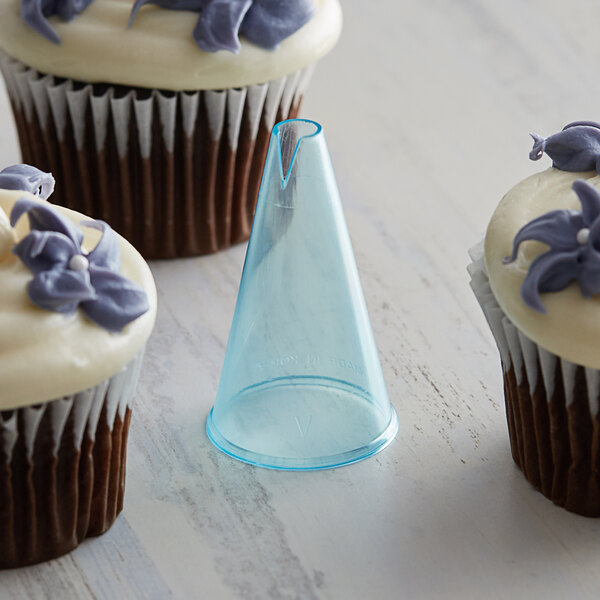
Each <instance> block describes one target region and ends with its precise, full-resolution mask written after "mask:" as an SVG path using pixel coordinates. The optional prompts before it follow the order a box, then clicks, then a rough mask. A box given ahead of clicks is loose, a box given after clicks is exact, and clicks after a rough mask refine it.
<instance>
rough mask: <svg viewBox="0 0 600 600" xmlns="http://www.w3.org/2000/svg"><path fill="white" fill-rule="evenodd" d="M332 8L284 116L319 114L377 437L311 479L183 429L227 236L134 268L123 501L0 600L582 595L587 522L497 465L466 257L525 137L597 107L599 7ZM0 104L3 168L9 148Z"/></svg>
mask: <svg viewBox="0 0 600 600" xmlns="http://www.w3.org/2000/svg"><path fill="white" fill-rule="evenodd" d="M343 5H344V9H345V24H344V33H343V38H342V40H341V42H340V44H339V45H338V47H337V48H336V50H335V51H334V52H333V53H332V54H331V55H330V56H329V57H328V58H327V59H326V60H324V61H323V63H322V64H321V66H320V68H319V69H318V70H317V73H316V75H315V79H314V81H313V85H312V87H311V89H310V93H309V96H308V98H307V100H306V103H305V109H304V115H305V116H308V117H310V118H314V119H316V120H318V121H320V122H321V123H322V124H323V125H324V128H325V133H326V136H327V140H328V144H329V148H330V151H331V155H332V160H333V163H334V166H335V168H336V173H337V178H338V183H339V187H340V191H341V194H342V199H343V203H344V207H345V212H346V218H347V221H348V226H349V229H350V234H351V237H352V240H353V243H354V250H355V254H356V259H357V262H358V266H359V270H360V273H361V277H362V283H363V288H364V292H365V296H366V299H367V304H368V306H369V310H370V314H371V320H372V325H373V329H374V333H375V337H376V339H377V343H378V347H379V351H380V355H381V360H382V365H383V370H384V374H385V376H386V379H387V383H388V389H389V394H390V397H391V400H392V402H393V403H394V405H395V407H396V410H397V412H398V416H399V419H400V422H401V426H400V433H399V435H398V437H397V439H396V441H395V442H394V443H393V444H392V445H391V446H390V447H389V448H388V449H387V450H385V451H384V452H383V453H381V454H379V455H377V456H376V457H373V458H371V459H369V460H367V461H364V462H362V463H358V464H355V465H352V466H349V467H344V468H341V469H337V470H330V471H323V472H315V473H287V472H274V471H267V470H260V469H256V468H253V467H251V466H247V465H243V464H241V463H238V462H236V461H233V460H231V459H229V458H228V457H226V456H225V455H222V454H220V453H219V452H218V451H216V450H215V449H214V448H213V447H212V445H211V444H210V442H209V441H208V439H207V437H206V434H205V432H204V422H205V418H206V415H207V413H208V411H209V409H210V407H211V405H212V403H213V399H214V396H215V392H216V388H217V383H218V378H219V372H220V368H221V363H222V359H223V355H224V350H225V343H226V340H227V334H228V330H229V325H230V322H231V317H232V312H233V307H234V302H235V298H236V292H237V285H238V282H239V278H240V273H241V267H242V262H243V258H244V252H245V248H244V246H239V247H236V248H234V249H232V250H230V251H227V252H224V253H221V254H219V255H217V256H211V257H205V258H198V259H189V260H181V261H175V262H156V263H154V264H153V265H152V269H153V271H154V274H155V276H156V280H157V284H158V287H159V297H160V310H159V318H158V324H157V327H156V330H155V334H154V336H153V337H152V339H151V342H150V344H149V348H148V351H147V358H146V362H145V367H144V370H143V373H142V380H141V384H140V387H139V391H138V397H137V400H136V402H137V404H136V407H135V412H134V419H133V422H132V431H131V436H130V444H129V462H128V481H127V493H126V505H125V510H124V512H123V514H122V515H121V517H120V518H119V519H118V521H117V523H116V524H115V525H114V526H113V528H112V529H111V530H110V531H109V532H108V533H107V534H106V535H104V536H102V537H101V538H97V539H92V540H89V541H87V542H85V543H84V544H83V545H82V546H81V547H80V548H79V549H77V550H76V551H74V552H73V553H71V554H70V555H68V556H65V557H63V558H61V559H59V560H56V561H52V562H50V563H47V564H42V565H38V566H34V567H30V568H26V569H21V570H16V571H10V572H1V573H0V597H1V598H28V597H29V598H101V599H109V598H110V599H112V598H119V599H126V598H171V597H173V598H244V599H246V598H248V599H263V598H302V599H304V598H333V599H338V598H492V599H493V598H499V599H500V598H507V597H511V598H533V597H544V598H547V599H553V598H590V599H591V598H594V599H595V598H597V597H598V593H599V592H600V560H599V559H598V557H599V556H600V521H596V520H590V519H585V518H582V517H578V516H575V515H572V514H570V513H567V512H566V511H564V510H562V509H559V508H556V507H555V506H554V505H552V504H551V503H550V502H549V501H547V500H546V499H545V498H544V497H543V496H541V495H540V494H539V493H537V492H535V491H534V490H533V489H532V488H531V486H530V485H529V484H528V483H527V482H526V481H525V479H524V478H523V476H522V475H521V473H520V471H519V470H518V469H517V468H516V467H515V466H514V465H513V463H512V460H511V457H510V452H509V447H508V435H507V431H506V423H505V415H504V407H503V398H502V390H501V377H500V367H499V361H498V357H497V353H496V349H495V347H494V345H493V342H492V339H491V335H490V334H489V332H488V329H487V326H486V324H485V322H484V319H483V316H482V315H481V313H480V311H479V308H478V306H477V305H476V302H475V300H474V298H473V297H472V294H471V292H470V290H469V287H468V277H467V275H466V272H465V265H466V263H467V262H468V259H467V248H468V247H469V246H470V245H471V244H472V243H473V242H476V241H477V240H478V239H479V238H480V237H481V236H482V234H483V232H484V229H485V226H486V224H487V221H488V219H489V217H490V215H491V212H492V210H493V208H494V207H495V205H496V204H497V202H498V201H499V199H500V197H501V196H502V194H503V193H504V192H505V191H506V190H507V189H508V188H509V187H510V186H511V185H512V184H513V183H516V182H517V181H518V180H519V179H521V178H522V177H524V176H526V175H527V174H529V173H533V172H534V171H536V170H539V169H541V168H545V167H546V166H548V162H547V161H544V162H543V164H542V163H538V164H535V163H531V162H530V161H529V160H528V158H527V155H528V152H529V150H530V146H531V144H530V141H529V138H528V135H527V134H528V132H529V131H536V132H538V133H541V134H544V135H548V134H551V133H554V132H556V131H557V130H558V129H559V128H561V127H562V126H563V125H564V124H565V123H567V122H569V121H572V120H578V119H595V120H600V77H599V76H598V74H599V69H600V67H599V65H600V34H599V31H600V30H599V25H600V3H598V2H597V1H596V0H582V1H578V2H576V3H569V2H563V1H560V0H552V1H550V0H503V2H497V1H495V0H459V1H457V2H445V1H443V0H403V1H402V2H398V1H397V0H386V1H383V0H378V2H376V3H366V2H364V1H363V0H344V2H343ZM6 102H7V101H6V98H5V96H4V95H3V94H0V131H1V132H2V134H1V138H0V164H1V165H3V166H4V165H7V164H10V163H14V162H16V161H18V159H19V154H18V151H17V148H16V141H15V135H14V128H13V125H12V120H11V117H10V113H9V110H8V107H7V103H6ZM0 534H1V532H0Z"/></svg>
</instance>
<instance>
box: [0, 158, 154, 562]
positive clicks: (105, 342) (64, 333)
mask: <svg viewBox="0 0 600 600" xmlns="http://www.w3.org/2000/svg"><path fill="white" fill-rule="evenodd" d="M52 183H53V182H52V180H51V178H50V177H49V176H48V175H47V174H44V173H40V172H39V171H37V170H35V169H32V168H31V167H26V166H24V165H19V166H17V167H13V168H10V169H6V170H4V171H2V172H0V380H1V381H2V385H1V386H0V531H1V532H2V535H1V536H0V568H12V567H19V566H23V565H27V564H31V563H36V562H40V561H43V560H48V559H50V558H54V557H57V556H60V555H61V554H64V553H66V552H69V551H70V550H72V549H73V548H75V547H76V546H77V545H78V544H79V543H80V542H81V541H82V540H83V539H84V538H86V537H88V536H94V535H99V534H101V533H103V532H105V531H106V530H107V529H108V528H109V527H110V526H111V524H112V523H113V521H114V520H115V518H116V516H117V515H118V514H119V512H120V511H121V509H122V507H123V493H124V489H125V457H126V446H127V433H128V429H129V422H130V418H131V405H132V400H133V395H134V391H135V387H136V382H137V379H138V375H139V372H140V366H141V361H142V354H143V349H144V345H145V343H146V340H147V338H148V336H149V335H150V332H151V330H152V327H153V325H154V320H155V316H156V291H155V288H154V282H153V279H152V275H151V273H150V270H149V269H148V266H147V265H146V263H145V262H144V260H143V259H142V258H141V256H140V255H139V254H138V253H137V252H136V251H135V250H134V249H133V247H132V246H131V245H130V244H128V243H127V242H126V241H125V240H124V239H123V238H121V237H120V236H118V235H117V234H115V233H114V232H113V231H112V230H111V229H110V228H109V227H108V226H107V225H106V224H105V223H103V222H100V221H89V220H85V217H84V216H83V215H80V214H78V213H75V212H73V211H70V210H68V209H65V208H60V207H55V206H53V205H51V204H50V203H48V202H45V201H44V200H43V199H41V198H40V197H39V196H38V195H34V193H33V192H35V194H38V193H41V194H42V196H46V195H47V194H48V193H49V191H50V190H51V188H52ZM6 188H8V189H6ZM19 188H20V189H19ZM82 220H83V225H82V226H81V227H80V224H81V222H82Z"/></svg>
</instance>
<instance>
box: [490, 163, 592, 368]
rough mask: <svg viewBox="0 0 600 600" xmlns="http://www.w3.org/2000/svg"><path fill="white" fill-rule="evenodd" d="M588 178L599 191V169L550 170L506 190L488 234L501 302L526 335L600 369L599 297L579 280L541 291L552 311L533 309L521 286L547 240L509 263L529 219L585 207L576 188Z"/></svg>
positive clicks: (523, 248)
mask: <svg viewBox="0 0 600 600" xmlns="http://www.w3.org/2000/svg"><path fill="white" fill-rule="evenodd" d="M576 179H585V180H587V181H588V183H590V184H592V185H594V186H595V187H596V188H598V189H600V177H599V176H597V175H596V173H595V172H592V171H590V172H585V173H569V172H566V171H559V170H558V169H554V168H550V169H548V170H546V171H543V172H541V173H537V174H536V175H533V176H531V177H529V178H527V179H525V180H524V181H522V182H521V183H519V184H518V185H516V186H515V187H514V188H513V189H512V190H510V191H509V192H508V194H506V196H505V197H504V198H503V199H502V201H501V202H500V204H499V206H498V208H497V209H496V211H495V213H494V215H493V217H492V220H491V222H490V224H489V226H488V230H487V234H486V237H485V264H486V268H487V272H488V274H489V280H490V286H491V288H492V291H493V293H494V296H495V297H496V300H497V301H498V304H499V305H500V307H501V308H502V310H503V311H504V313H506V315H507V316H508V317H509V318H510V320H511V321H512V322H513V323H514V325H515V326H516V327H517V328H518V329H519V330H520V331H522V332H523V333H524V334H525V335H526V336H527V337H529V338H530V339H531V340H533V341H534V342H535V343H536V344H539V345H540V346H541V347H542V348H544V349H546V350H548V351H549V352H552V353H553V354H556V355H557V356H560V357H562V358H564V359H566V360H568V361H570V362H572V363H575V364H579V365H583V366H585V367H592V368H594V369H600V343H598V340H600V295H596V296H594V297H593V298H587V299H586V298H583V297H582V296H581V292H580V290H579V286H578V284H577V283H576V282H574V283H572V284H571V285H570V286H569V287H568V288H566V289H565V290H563V291H561V292H555V293H547V294H542V296H541V299H542V302H543V304H544V306H545V307H546V310H547V313H546V314H541V313H538V312H536V311H534V310H533V309H531V308H529V307H528V306H527V305H526V304H525V302H523V300H522V299H521V295H520V292H521V285H522V283H523V280H524V279H525V275H526V274H527V270H528V268H529V265H530V264H531V262H532V261H533V260H534V259H535V258H536V257H537V256H539V255H540V254H542V253H543V252H545V251H547V250H548V247H547V246H546V245H545V244H542V243H540V242H535V241H528V242H524V243H523V244H521V248H520V250H519V255H518V257H517V260H516V261H515V262H514V263H511V264H508V265H505V264H503V263H502V259H503V258H504V257H506V256H510V254H511V252H512V245H513V239H514V237H515V234H516V233H517V231H518V230H519V229H520V228H521V227H522V226H523V225H525V224H526V223H528V222H529V221H531V220H532V219H534V218H535V217H538V216H540V215H542V214H544V213H546V212H548V211H550V210H556V209H561V208H567V209H574V210H579V211H580V210H581V204H580V202H579V200H578V198H577V196H576V194H575V192H573V190H572V189H571V186H572V184H573V181H575V180H576Z"/></svg>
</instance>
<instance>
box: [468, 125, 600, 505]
mask: <svg viewBox="0 0 600 600" xmlns="http://www.w3.org/2000/svg"><path fill="white" fill-rule="evenodd" d="M533 137H534V147H533V149H532V151H531V154H530V157H531V158H532V159H534V160H537V159H539V158H541V156H542V155H543V153H544V152H546V153H548V154H549V155H550V156H551V158H552V159H553V167H552V168H550V169H548V170H546V171H543V172H541V173H538V174H536V175H533V176H531V177H529V178H527V179H525V180H524V181H522V182H521V183H519V184H517V185H516V186H515V187H514V188H513V189H511V190H510V191H509V192H508V193H507V194H506V196H505V197H504V198H503V199H502V201H501V202H500V205H499V206H498V208H497V209H496V211H495V213H494V215H493V217H492V220H491V222H490V224H489V226H488V229H487V233H486V236H485V242H484V244H483V245H480V246H478V247H476V248H474V249H473V250H472V252H471V254H472V258H473V261H474V262H473V264H471V266H470V269H469V270H470V273H471V278H472V279H471V286H472V288H473V291H474V292H475V294H476V296H477V299H478V300H479V303H480V304H481V307H482V309H483V311H484V313H485V316H486V317H487V320H488V323H489V325H490V328H491V330H492V333H493V335H494V337H495V339H496V342H497V345H498V348H499V350H500V358H501V362H502V368H503V374H504V395H505V399H506V413H507V421H508V430H509V437H510V444H511V449H512V456H513V459H514V461H515V462H516V464H517V465H518V466H519V468H520V469H521V470H522V471H523V473H524V474H525V476H526V478H527V479H528V480H529V482H530V483H531V484H532V485H533V486H535V488H537V489H538V490H539V491H541V492H542V493H543V494H544V495H545V496H546V497H548V498H549V499H550V500H552V501H553V502H554V503H555V504H557V505H559V506H562V507H564V508H566V509H567V510H570V511H573V512H576V513H578V514H581V515H586V516H593V517H597V516H600V416H599V414H598V410H599V400H600V371H599V370H600V344H599V343H598V340H599V339H600V295H599V294H600V177H599V176H598V172H597V169H598V168H599V167H600V125H599V124H596V123H590V122H577V123H573V124H571V125H567V126H566V127H565V129H564V130H563V131H562V132H560V133H559V134H556V135H554V136H551V137H549V138H547V139H544V138H542V137H540V136H535V135H534V136H533Z"/></svg>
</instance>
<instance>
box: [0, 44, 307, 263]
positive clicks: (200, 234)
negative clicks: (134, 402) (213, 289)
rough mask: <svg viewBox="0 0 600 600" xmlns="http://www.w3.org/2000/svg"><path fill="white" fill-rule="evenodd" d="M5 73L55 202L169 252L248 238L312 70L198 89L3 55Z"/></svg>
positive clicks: (207, 249)
mask: <svg viewBox="0 0 600 600" xmlns="http://www.w3.org/2000/svg"><path fill="white" fill-rule="evenodd" d="M0 69H1V70H2V73H3V75H4V79H5V81H6V87H7V90H8V93H9V97H10V100H11V105H12V108H13V112H14V115H15V121H16V124H17V131H18V135H19V140H20V143H21V150H22V154H23V161H24V162H26V163H30V164H33V165H35V166H36V167H38V168H41V169H43V170H46V171H51V172H52V173H53V174H54V177H55V178H56V180H57V185H56V189H55V192H54V194H53V196H52V198H51V200H52V201H53V202H55V203H57V204H62V205H64V206H68V207H69V208H73V209H74V210H77V211H79V212H82V213H84V214H86V215H88V216H92V217H94V218H101V219H103V220H105V221H107V222H108V223H110V224H111V225H112V226H113V228H114V229H116V230H117V231H118V232H119V233H121V234H122V235H123V236H124V237H126V238H127V239H129V241H131V242H132V243H133V245H134V246H136V248H137V249H138V250H140V251H141V253H142V254H143V255H144V256H145V257H146V258H167V257H177V256H190V255H197V254H207V253H211V252H215V251H217V250H219V249H222V248H226V247H228V246H230V245H231V244H234V243H237V242H240V241H243V240H246V239H247V238H248V236H249V235H250V228H251V224H252V217H253V215H254V208H255V205H256V198H257V196H258V189H259V186H260V180H261V177H262V169H263V165H264V161H265V157H266V154H267V150H268V143H269V136H270V132H271V129H272V127H273V125H274V124H275V123H276V122H277V121H281V120H283V119H287V118H293V117H295V116H297V114H298V111H299V109H300V103H301V100H302V97H303V94H304V91H305V89H306V87H307V85H308V83H309V80H310V76H311V74H312V71H313V66H312V65H311V66H309V67H307V68H305V69H303V70H301V71H298V72H296V73H293V74H291V75H288V76H287V77H283V78H281V79H277V80H274V81H269V82H267V83H263V84H258V85H250V86H246V87H241V88H236V89H228V90H206V91H196V92H164V91H158V90H144V89H140V88H134V89H127V88H123V87H122V86H106V85H100V84H93V85H90V84H83V83H80V82H76V81H72V80H63V79H58V78H55V77H53V76H51V75H42V74H40V73H38V72H37V71H35V70H33V69H31V68H28V67H26V66H25V65H23V64H22V63H20V62H19V61H17V60H15V59H13V58H11V57H9V56H8V55H6V54H5V53H2V52H1V51H0Z"/></svg>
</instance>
